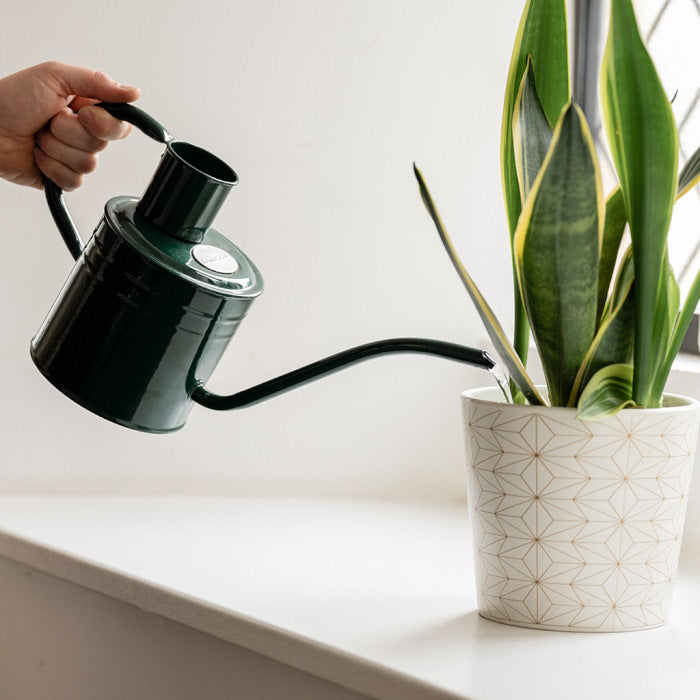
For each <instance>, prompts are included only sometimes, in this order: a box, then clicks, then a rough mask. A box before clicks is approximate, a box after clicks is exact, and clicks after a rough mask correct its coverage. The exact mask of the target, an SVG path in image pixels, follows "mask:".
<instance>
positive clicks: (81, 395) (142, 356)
mask: <svg viewBox="0 0 700 700" xmlns="http://www.w3.org/2000/svg"><path fill="white" fill-rule="evenodd" d="M135 208H136V200H134V199H128V198H117V199H113V200H110V202H109V203H108V204H107V207H106V212H105V216H104V217H103V219H102V221H101V222H100V224H99V226H98V227H97V230H96V231H95V234H94V236H93V237H92V239H91V240H90V242H89V243H88V245H87V246H86V248H85V250H84V251H83V255H82V257H81V259H80V260H79V261H78V262H77V263H76V265H75V267H74V269H73V271H72V273H71V275H70V277H69V278H68V280H67V281H66V283H65V285H64V287H63V289H62V291H61V293H60V295H59V297H58V299H57V300H56V302H55V304H54V306H53V308H52V309H51V311H50V312H49V315H48V317H47V319H46V321H45V322H44V324H43V325H42V327H41V328H40V330H39V332H38V333H37V335H36V336H35V338H34V340H33V342H32V357H33V359H34V362H35V363H36V365H37V367H38V368H39V369H40V370H41V371H42V373H43V374H44V375H45V376H46V377H47V379H49V381H51V382H52V383H53V384H54V385H55V386H56V387H57V388H58V389H60V390H61V391H62V392H63V393H64V394H66V395H67V396H69V397H70V398H71V399H73V400H74V401H76V402H77V403H79V404H81V405H82V406H84V407H85V408H87V409H89V410H90V411H93V412H94V413H97V414H98V415H101V416H103V417H104V418H108V419H109V420H112V421H114V422H116V423H119V424H120V425H124V426H127V427H130V428H136V429H138V430H146V431H150V432H168V431H171V430H176V429H178V428H180V427H182V425H184V423H185V420H186V418H187V415H188V414H189V411H190V409H191V407H192V403H193V402H192V400H191V395H192V393H193V391H194V390H195V388H196V387H197V386H198V385H199V384H201V383H203V382H206V381H207V379H208V378H209V376H210V375H211V373H212V371H213V370H214V367H215V366H216V363H217V362H218V360H219V358H220V357H221V355H222V354H223V352H224V350H225V349H226V346H227V345H228V343H229V341H230V339H231V337H232V336H233V334H234V333H235V331H236V328H237V327H238V324H239V323H240V321H241V320H242V319H243V317H244V316H245V314H246V312H247V310H248V307H249V306H250V304H251V302H252V300H253V299H254V298H255V296H257V294H259V293H260V292H261V291H262V284H261V280H260V277H259V273H258V272H257V270H255V268H254V267H253V266H252V264H251V263H250V262H249V261H247V259H246V258H245V256H243V254H242V253H240V251H237V250H234V251H233V252H235V253H236V255H235V257H236V259H237V260H238V261H239V264H240V265H241V268H240V270H239V272H242V274H240V275H238V276H237V279H238V280H239V282H238V284H239V285H240V288H239V289H238V290H236V289H233V288H229V289H224V288H221V287H220V286H218V285H220V284H221V282H220V280H214V279H209V280H201V281H200V279H199V276H200V275H201V276H204V275H203V273H202V271H201V270H199V269H196V268H197V267H198V266H197V263H195V262H194V261H192V263H191V265H192V267H191V270H192V276H189V277H188V275H187V274H186V273H185V272H184V270H183V269H182V268H183V267H185V266H186V263H185V264H184V265H183V264H181V263H180V261H178V264H176V265H173V266H172V267H168V266H166V265H165V264H163V263H162V262H161V261H159V260H157V258H156V256H155V255H145V254H144V253H143V251H142V250H139V249H138V247H137V246H135V245H134V244H133V241H132V240H129V235H130V234H131V235H133V234H134V230H133V229H130V228H129V227H128V226H127V225H124V226H123V227H115V225H114V224H115V222H121V221H123V220H127V221H128V220H130V219H133V218H138V215H137V214H135V212H134V210H135ZM209 236H210V238H213V237H214V234H213V233H211V234H209ZM217 240H218V239H217ZM206 242H209V239H207V240H206ZM187 245H190V246H191V245H192V244H187ZM228 245H229V250H232V249H234V248H235V247H234V246H233V244H231V243H230V242H228ZM156 250H158V249H157V248H156ZM178 253H180V254H181V255H182V251H181V250H179V251H178Z"/></svg>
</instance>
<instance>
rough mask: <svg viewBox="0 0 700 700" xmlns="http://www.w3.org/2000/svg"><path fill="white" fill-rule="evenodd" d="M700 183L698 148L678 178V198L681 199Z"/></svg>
mask: <svg viewBox="0 0 700 700" xmlns="http://www.w3.org/2000/svg"><path fill="white" fill-rule="evenodd" d="M698 182H700V148H698V150H697V151H695V153H693V155H692V156H690V158H688V162H687V163H686V164H685V165H684V166H683V170H681V174H680V175H679V176H678V196H679V197H682V196H683V195H684V194H685V193H686V192H689V191H690V190H692V189H693V187H694V186H695V185H697V184H698Z"/></svg>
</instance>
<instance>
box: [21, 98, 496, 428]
mask: <svg viewBox="0 0 700 700" xmlns="http://www.w3.org/2000/svg"><path fill="white" fill-rule="evenodd" d="M99 106H100V107H102V108H103V109H105V110H107V111H108V112H109V113H110V114H112V115H113V116H115V117H117V118H118V119H122V120H124V121H127V122H130V123H131V124H133V125H134V126H136V127H138V128H139V129H140V130H141V131H143V132H144V133H145V134H146V135H148V136H150V137H151V138H153V139H155V140H156V141H159V142H160V143H164V144H165V152H164V153H163V155H162V156H161V160H160V163H159V165H158V168H157V169H156V171H155V174H154V175H153V178H152V179H151V181H150V183H149V185H148V186H147V188H146V191H145V192H144V194H143V195H142V197H141V199H138V198H136V197H114V198H112V199H110V200H109V201H108V202H107V203H106V205H105V209H104V215H103V216H102V218H101V220H100V222H99V223H98V225H97V227H96V229H95V231H94V233H93V235H92V238H90V241H89V242H88V243H87V245H84V244H83V241H82V239H81V237H80V235H79V233H78V231H77V229H76V227H75V224H74V223H73V221H72V219H71V217H70V214H69V213H68V210H67V209H66V206H65V203H64V201H63V194H62V192H61V190H60V188H59V187H58V186H57V185H56V184H55V183H53V182H51V181H50V180H48V179H45V182H44V184H45V192H46V199H47V202H48V205H49V209H50V210H51V214H52V215H53V218H54V220H55V222H56V224H57V226H58V229H59V231H60V233H61V235H62V237H63V240H64V241H65V243H66V245H67V246H68V249H69V250H70V252H71V254H72V255H73V257H74V258H75V260H76V263H75V266H74V267H73V270H72V272H71V274H70V276H69V277H68V279H67V281H66V283H65V284H64V286H63V289H62V290H61V292H60V294H59V295H58V298H57V299H56V301H55V302H54V305H53V307H52V308H51V310H50V311H49V314H48V316H47V318H46V320H45V321H44V323H43V324H42V326H41V328H40V329H39V331H38V333H37V334H36V336H35V337H34V339H33V340H32V345H31V354H32V359H33V360H34V363H35V364H36V366H37V367H38V368H39V370H40V371H41V372H42V374H43V375H44V376H45V377H46V378H47V379H48V380H49V381H50V382H51V383H52V384H53V385H54V386H55V387H56V388H58V389H59V390H60V391H62V392H63V393H64V394H65V395H66V396H68V397H69V398H71V399H73V401H75V402H77V403H78V404H80V405H81V406H83V407H85V408H87V409H88V410H90V411H92V412H93V413H96V414H97V415H99V416H102V417H103V418H107V419H108V420H111V421H114V422H115V423H118V424H120V425H123V426H126V427H128V428H134V429H136V430H142V431H147V432H154V433H161V432H169V431H172V430H177V429H178V428H181V427H182V426H183V425H184V424H185V421H186V419H187V416H188V414H189V412H190V410H191V408H192V405H193V404H194V403H198V404H201V405H203V406H207V407H208V408H213V409H217V410H226V409H230V408H240V407H243V406H248V405H251V404H254V403H257V402H259V401H262V400H263V399H266V398H269V397H271V396H274V395H276V394H279V393H281V392H284V391H287V390H289V389H291V388H293V387H296V386H299V385H302V384H305V383H306V382H308V381H310V380H312V379H316V378H318V377H320V376H322V375H326V374H329V373H331V372H334V371H336V370H338V369H340V368H342V367H345V366H347V365H349V364H352V363H355V362H358V361H360V360H364V359H366V358H368V357H372V356H375V355H379V354H384V353H395V352H420V353H429V354H433V355H439V356H441V357H446V358H449V359H452V360H457V361H460V362H466V363H468V364H472V365H476V366H479V367H483V368H486V369H491V368H492V367H493V366H494V364H495V363H494V361H493V360H492V359H491V358H490V357H489V355H488V354H487V353H486V352H485V351H482V350H476V349H474V348H469V347H464V346H461V345H455V344H452V343H446V342H441V341H436V340H427V339H421V338H395V339H390V340H381V341H377V342H374V343H368V344H366V345H361V346H358V347H355V348H351V349H350V350H346V351H344V352H341V353H338V354H337V355H333V356H331V357H328V358H326V359H323V360H319V361H318V362H314V363H312V364H310V365H307V366H305V367H302V368H300V369H297V370H294V371H292V372H289V373H287V374H284V375H282V376H280V377H277V378H275V379H272V380H270V381H267V382H264V383H262V384H259V385H258V386H255V387H252V388H250V389H246V390H245V391H241V392H238V393H235V394H231V395H229V396H219V395H217V394H213V393H212V392H210V391H208V390H207V389H206V388H205V386H204V385H205V383H206V381H207V380H208V379H209V377H210V375H211V373H212V372H213V371H214V368H215V367H216V364H217V362H218V361H219V358H220V357H221V355H222V354H223V352H224V350H225V349H226V346H227V345H228V343H229V341H230V340H231V337H232V336H233V335H234V333H235V332H236V329H237V328H238V324H239V323H240V322H241V321H242V320H243V318H244V316H245V315H246V313H247V312H248V308H249V307H250V305H251V304H252V302H253V300H254V299H255V298H256V297H257V296H259V295H260V294H261V293H262V291H263V280H262V277H261V275H260V272H259V271H258V269H257V268H256V267H255V265H254V264H253V263H252V261H251V260H250V259H249V258H248V257H247V256H246V255H245V253H243V252H242V251H241V250H239V249H238V248H237V247H236V246H235V245H234V244H233V243H231V241H229V240H228V239H227V238H226V237H224V236H223V235H222V234H220V233H219V232H218V231H216V230H214V229H213V228H212V227H211V226H212V223H213V222H214V218H215V216H216V214H217V212H218V211H219V209H220V207H221V205H222V204H223V202H224V200H225V199H226V197H227V195H228V193H229V191H230V190H231V188H232V187H233V186H234V185H235V184H236V183H237V182H238V177H237V175H236V173H235V172H234V171H233V170H232V169H231V168H230V167H229V166H228V165H227V164H226V163H224V162H223V161H222V160H220V159H219V158H217V157H216V156H215V155H213V154H211V153H209V152H208V151H205V150H204V149H202V148H199V147H198V146H195V145H193V144H191V143H187V142H185V141H179V140H176V139H174V138H173V137H172V136H171V135H170V133H169V132H168V131H167V130H166V129H165V128H163V126H161V125H160V124H159V123H158V122H157V121H156V120H155V119H153V118H152V117H150V116H149V115H148V114H146V113H145V112H143V111H142V110H140V109H138V108H137V107H134V106H132V105H128V104H109V103H100V105H99Z"/></svg>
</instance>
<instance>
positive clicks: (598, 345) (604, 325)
mask: <svg viewBox="0 0 700 700" xmlns="http://www.w3.org/2000/svg"><path fill="white" fill-rule="evenodd" d="M633 341H634V265H633V263H632V248H631V247H630V248H628V249H627V252H626V253H625V256H624V258H623V260H622V263H621V264H620V269H619V271H618V274H617V278H616V279H615V286H614V288H613V291H612V294H611V295H610V299H609V305H608V306H606V308H605V313H604V314H603V318H602V322H601V324H600V327H599V328H598V332H597V333H596V336H595V338H594V339H593V342H592V343H591V347H590V348H589V349H588V352H587V353H586V357H585V358H584V359H583V362H582V363H581V367H580V368H579V370H578V373H577V374H576V380H575V381H574V386H573V388H572V390H571V396H570V398H569V405H570V406H575V405H576V404H577V402H578V399H579V393H580V390H581V388H582V387H585V386H586V385H587V384H588V382H589V381H590V379H591V377H592V376H593V375H594V374H596V372H598V371H599V370H600V369H602V368H603V367H605V366H607V365H614V364H629V363H630V362H631V360H632V353H633V349H634V342H633Z"/></svg>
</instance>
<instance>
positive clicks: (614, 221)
mask: <svg viewBox="0 0 700 700" xmlns="http://www.w3.org/2000/svg"><path fill="white" fill-rule="evenodd" d="M698 182H700V148H698V150H697V151H695V153H693V155H692V156H691V157H690V159H689V160H688V162H687V163H686V164H685V167H684V168H683V170H682V171H681V174H680V176H679V178H678V191H677V193H676V201H678V200H679V199H680V198H681V197H682V196H683V195H685V194H687V193H688V192H690V190H691V189H692V188H693V187H694V186H695V185H696V184H697V183H698ZM625 226H627V212H626V211H625V201H624V199H623V197H622V190H621V189H620V188H619V187H616V188H615V189H614V190H613V191H612V192H611V193H610V195H609V197H608V199H607V201H606V202H605V228H604V229H603V247H602V249H601V251H600V275H599V278H598V314H599V320H600V315H601V314H602V311H603V307H604V306H605V301H606V297H607V295H608V291H609V288H610V280H611V279H612V275H613V271H614V269H615V262H616V260H617V254H618V251H619V249H620V241H621V240H622V235H623V233H624V232H625Z"/></svg>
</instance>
